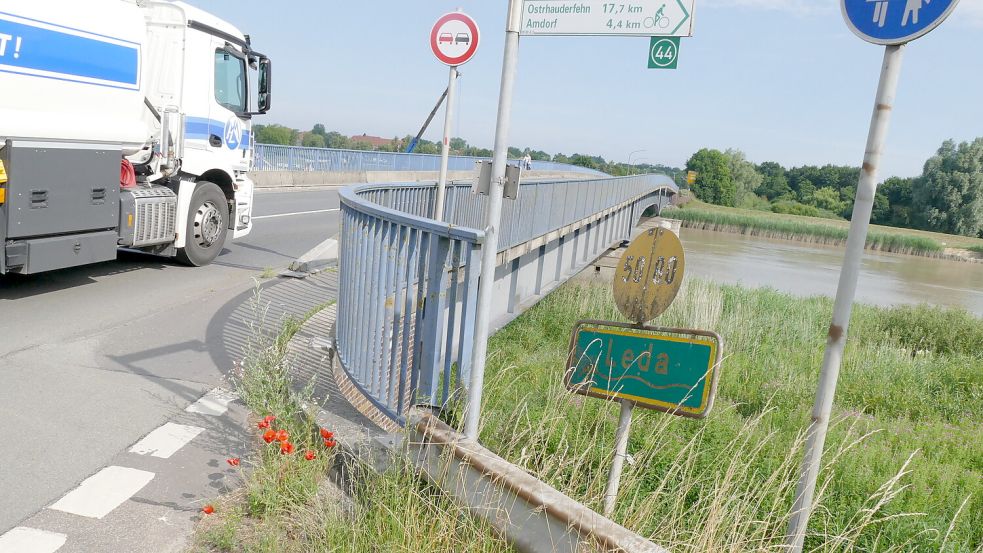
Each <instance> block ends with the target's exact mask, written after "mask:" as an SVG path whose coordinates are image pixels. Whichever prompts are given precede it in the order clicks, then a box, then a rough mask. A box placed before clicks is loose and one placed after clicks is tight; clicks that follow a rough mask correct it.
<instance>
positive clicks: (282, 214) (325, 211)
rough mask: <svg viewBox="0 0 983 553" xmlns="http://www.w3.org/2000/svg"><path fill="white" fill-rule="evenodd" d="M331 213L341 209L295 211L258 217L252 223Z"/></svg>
mask: <svg viewBox="0 0 983 553" xmlns="http://www.w3.org/2000/svg"><path fill="white" fill-rule="evenodd" d="M332 211H341V208H337V207H336V208H334V209H315V210H313V211H295V212H294V213H277V214H276V215H259V216H256V217H253V221H255V220H257V219H274V218H276V217H293V216H294V215H310V214H312V213H330V212H332Z"/></svg>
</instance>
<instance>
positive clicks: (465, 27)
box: [430, 12, 479, 67]
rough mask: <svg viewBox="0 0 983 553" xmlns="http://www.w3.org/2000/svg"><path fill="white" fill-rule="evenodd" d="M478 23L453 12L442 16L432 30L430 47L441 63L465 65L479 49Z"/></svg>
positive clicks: (452, 65) (454, 65)
mask: <svg viewBox="0 0 983 553" xmlns="http://www.w3.org/2000/svg"><path fill="white" fill-rule="evenodd" d="M478 38H479V32H478V24H477V23H475V21H474V19H471V17H469V16H467V15H465V14H463V13H460V12H453V13H448V14H445V15H444V16H442V17H441V18H440V19H438V20H437V22H436V23H434V26H433V29H432V30H431V31H430V49H431V50H433V55H435V56H437V59H438V60H440V62H441V63H444V64H446V65H450V66H451V67H456V66H458V65H464V64H465V63H467V62H468V61H469V60H470V59H471V58H472V57H474V54H475V52H477V51H478Z"/></svg>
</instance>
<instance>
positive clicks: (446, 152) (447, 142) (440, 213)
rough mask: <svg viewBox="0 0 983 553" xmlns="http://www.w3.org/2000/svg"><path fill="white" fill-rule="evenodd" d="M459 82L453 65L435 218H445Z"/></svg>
mask: <svg viewBox="0 0 983 553" xmlns="http://www.w3.org/2000/svg"><path fill="white" fill-rule="evenodd" d="M456 82H457V67H456V66H453V65H452V66H451V68H450V77H448V81H447V111H446V112H445V114H444V138H443V141H442V144H441V146H440V176H439V177H438V179H437V201H436V203H435V204H434V208H433V218H434V219H436V220H437V221H443V220H444V196H445V194H446V186H447V161H448V158H449V157H450V153H451V118H452V117H453V115H454V91H455V90H457V87H456V86H455V84H456Z"/></svg>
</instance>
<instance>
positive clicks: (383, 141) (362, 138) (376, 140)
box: [352, 134, 393, 147]
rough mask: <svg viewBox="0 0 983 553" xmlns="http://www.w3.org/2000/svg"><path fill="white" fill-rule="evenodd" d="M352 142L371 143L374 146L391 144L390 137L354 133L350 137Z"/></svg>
mask: <svg viewBox="0 0 983 553" xmlns="http://www.w3.org/2000/svg"><path fill="white" fill-rule="evenodd" d="M352 142H365V143H367V144H371V145H373V146H375V147H379V146H388V145H389V144H392V142H393V139H392V138H382V137H381V136H369V135H367V134H362V135H355V136H353V137H352Z"/></svg>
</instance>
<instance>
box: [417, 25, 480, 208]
mask: <svg viewBox="0 0 983 553" xmlns="http://www.w3.org/2000/svg"><path fill="white" fill-rule="evenodd" d="M480 37H481V35H480V33H479V31H478V24H477V23H476V22H475V20H474V19H472V18H471V17H469V16H467V15H465V14H463V13H461V12H452V13H448V14H444V15H443V16H441V18H440V19H438V20H437V22H436V23H434V25H433V28H432V29H431V30H430V50H431V51H433V54H434V56H436V58H437V60H439V61H440V62H441V63H444V64H446V65H449V66H450V76H449V77H448V81H447V93H446V95H447V108H446V109H447V111H446V112H445V115H444V134H443V138H442V140H441V147H440V177H439V178H438V179H437V200H436V202H435V203H434V210H433V218H434V219H436V220H438V221H443V220H444V196H445V193H446V186H447V160H448V157H449V155H450V147H451V118H452V116H453V114H454V91H455V90H456V88H457V87H456V86H455V84H456V83H457V77H458V72H457V66H459V65H463V64H465V63H467V62H468V61H469V60H470V59H471V58H472V57H474V54H475V52H477V51H478V41H479V39H480ZM428 122H429V120H428Z"/></svg>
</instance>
